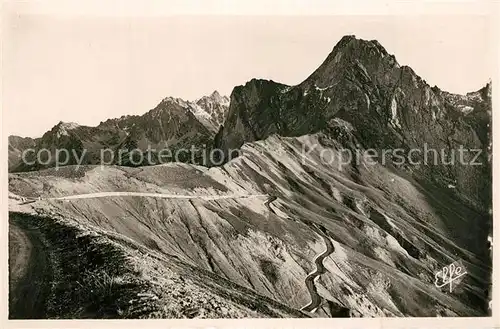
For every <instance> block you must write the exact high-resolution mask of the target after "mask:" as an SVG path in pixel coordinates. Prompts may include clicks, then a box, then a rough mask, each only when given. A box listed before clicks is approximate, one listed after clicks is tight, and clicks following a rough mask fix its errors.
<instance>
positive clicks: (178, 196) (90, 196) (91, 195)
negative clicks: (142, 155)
mask: <svg viewBox="0 0 500 329" xmlns="http://www.w3.org/2000/svg"><path fill="white" fill-rule="evenodd" d="M127 196H137V197H148V198H160V199H187V200H190V199H201V200H223V199H245V198H268V197H269V195H267V194H228V195H187V194H168V193H152V192H96V193H84V194H74V195H67V196H61V197H49V198H45V197H44V198H39V199H33V198H25V199H26V201H25V202H24V203H32V202H36V201H42V200H63V201H64V200H74V199H93V198H106V197H127Z"/></svg>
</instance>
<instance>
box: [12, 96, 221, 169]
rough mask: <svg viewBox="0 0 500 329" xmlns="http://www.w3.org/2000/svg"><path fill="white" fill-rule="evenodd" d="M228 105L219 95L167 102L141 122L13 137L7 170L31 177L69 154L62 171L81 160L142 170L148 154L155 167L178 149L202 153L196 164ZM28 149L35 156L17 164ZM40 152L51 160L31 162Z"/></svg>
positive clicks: (187, 157) (64, 126)
mask: <svg viewBox="0 0 500 329" xmlns="http://www.w3.org/2000/svg"><path fill="white" fill-rule="evenodd" d="M228 103H229V99H228V98H227V97H226V96H224V97H222V96H221V95H220V94H219V93H218V92H217V91H215V92H214V93H212V94H211V95H210V96H205V97H202V98H201V99H199V100H197V101H196V102H190V101H184V100H182V99H180V98H172V97H167V98H165V99H164V100H163V101H162V102H161V103H160V104H158V105H157V106H156V107H155V108H154V109H153V110H151V111H149V112H147V113H146V114H144V115H142V116H138V115H132V116H122V117H121V118H117V119H109V120H107V121H105V122H101V124H99V125H98V126H97V127H88V126H80V125H78V124H75V123H64V122H59V123H58V124H57V125H56V126H54V127H53V128H52V129H51V130H50V131H48V132H46V133H45V134H44V135H43V136H42V137H41V138H38V139H37V140H33V139H30V138H28V139H22V138H20V137H15V136H11V138H9V170H10V171H31V170H38V169H42V168H48V167H53V166H54V165H55V163H54V160H55V152H56V150H57V149H59V150H68V151H69V152H70V153H69V155H70V156H69V158H68V162H67V163H66V164H65V165H74V164H78V163H79V161H80V159H81V162H80V164H100V163H101V159H103V160H104V161H105V163H108V162H109V163H110V164H121V165H124V166H141V165H147V164H149V162H148V161H149V160H148V159H147V156H148V154H149V155H150V158H151V162H152V163H153V164H155V163H158V154H157V153H158V152H159V150H162V149H169V150H170V151H171V152H172V154H174V153H175V151H176V150H178V149H181V148H182V149H184V148H185V149H187V150H189V149H190V148H191V147H192V146H194V147H195V148H197V149H199V150H200V151H196V153H195V154H194V159H195V160H196V157H197V156H199V154H200V152H201V150H203V149H204V148H205V146H206V145H211V144H212V140H213V137H214V135H215V133H216V131H217V129H218V128H219V125H220V124H221V122H222V120H223V118H224V115H225V112H226V110H227V108H228V105H229V104H228ZM148 147H150V148H151V151H148ZM26 148H34V149H35V152H30V153H28V154H27V157H26V159H27V161H26V163H25V162H24V161H21V160H22V159H21V155H22V151H23V150H25V149H26ZM41 149H47V150H49V151H50V155H49V153H47V152H45V151H44V152H42V153H40V154H41V157H40V160H41V161H38V160H37V161H35V159H36V156H35V154H37V153H38V151H39V150H41ZM105 149H108V150H109V151H103V154H104V156H103V157H101V150H105ZM84 150H85V151H84ZM133 150H135V151H133ZM132 151H133V153H130V152H132ZM165 154H166V155H165V157H164V158H163V161H164V160H165V159H166V157H168V156H169V153H165ZM179 156H182V158H179V160H180V161H185V162H190V161H191V159H192V158H193V157H192V156H191V154H190V153H188V152H184V153H182V154H180V155H179ZM49 158H50V159H49ZM141 158H142V161H141ZM65 159H66V155H65V154H63V153H61V155H60V160H61V162H64V161H65ZM112 159H114V160H113V161H112ZM49 160H52V161H49ZM173 160H175V159H174V158H172V159H171V161H173Z"/></svg>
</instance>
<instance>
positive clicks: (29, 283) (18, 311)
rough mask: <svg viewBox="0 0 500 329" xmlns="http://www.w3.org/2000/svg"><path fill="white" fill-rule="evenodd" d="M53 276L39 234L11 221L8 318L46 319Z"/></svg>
mask: <svg viewBox="0 0 500 329" xmlns="http://www.w3.org/2000/svg"><path fill="white" fill-rule="evenodd" d="M51 281H52V273H51V269H50V263H49V257H48V254H47V251H46V247H45V245H44V244H43V243H42V240H41V238H40V232H39V231H38V230H37V229H35V228H30V227H29V226H27V225H26V224H25V223H23V222H22V221H21V220H18V219H17V218H10V219H9V318H10V319H43V318H46V303H47V298H48V296H49V294H50V285H51Z"/></svg>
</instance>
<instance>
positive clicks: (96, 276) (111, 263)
mask: <svg viewBox="0 0 500 329" xmlns="http://www.w3.org/2000/svg"><path fill="white" fill-rule="evenodd" d="M9 216H10V220H13V221H15V222H16V224H17V225H18V226H20V227H24V228H31V229H38V230H39V231H40V233H41V236H42V238H43V242H44V245H45V246H46V248H47V250H48V253H49V255H50V257H49V259H50V263H51V264H50V267H51V269H52V282H51V289H50V296H48V302H47V310H46V317H47V318H141V317H147V314H149V313H151V312H153V311H155V310H156V309H157V308H158V307H157V305H156V303H155V302H154V300H151V299H148V298H147V296H148V295H147V294H145V293H144V292H145V291H147V290H148V289H149V286H148V283H147V282H145V281H143V280H140V278H139V276H138V273H137V272H135V271H134V269H133V266H131V265H130V263H129V262H128V260H127V258H126V256H125V255H124V253H123V252H122V250H120V249H119V248H118V247H117V246H115V245H113V244H112V243H111V242H110V241H109V240H107V239H105V238H102V237H99V236H95V235H94V236H93V235H91V234H88V233H86V232H83V231H82V230H80V229H78V228H76V227H71V226H68V225H65V224H62V223H59V222H58V221H56V220H54V219H51V218H44V217H38V216H32V215H26V214H20V213H10V214H9Z"/></svg>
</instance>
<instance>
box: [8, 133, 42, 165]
mask: <svg viewBox="0 0 500 329" xmlns="http://www.w3.org/2000/svg"><path fill="white" fill-rule="evenodd" d="M35 145H36V140H35V139H33V138H29V137H19V136H9V171H11V170H12V169H14V167H15V166H16V165H17V163H18V162H19V161H20V160H21V155H22V153H23V151H24V150H25V149H28V148H31V147H35Z"/></svg>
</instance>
